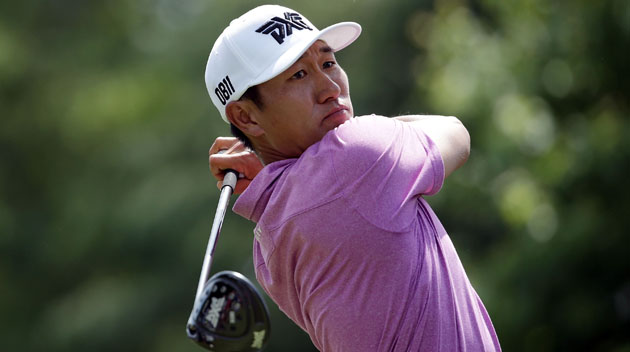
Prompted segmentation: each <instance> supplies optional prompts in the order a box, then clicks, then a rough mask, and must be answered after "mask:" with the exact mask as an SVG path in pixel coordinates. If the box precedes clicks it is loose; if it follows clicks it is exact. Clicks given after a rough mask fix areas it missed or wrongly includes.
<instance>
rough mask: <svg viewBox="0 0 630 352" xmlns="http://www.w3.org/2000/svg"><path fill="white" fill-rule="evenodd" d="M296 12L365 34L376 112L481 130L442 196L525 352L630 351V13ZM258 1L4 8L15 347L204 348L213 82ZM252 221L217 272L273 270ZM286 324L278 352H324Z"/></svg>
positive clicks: (277, 329) (364, 107)
mask: <svg viewBox="0 0 630 352" xmlns="http://www.w3.org/2000/svg"><path fill="white" fill-rule="evenodd" d="M280 3H281V4H284V5H287V6H289V7H292V8H295V9H296V10H298V11H300V12H302V13H304V14H305V15H307V16H308V17H309V19H311V20H312V21H313V22H314V23H315V24H317V25H318V26H319V27H320V28H322V27H324V26H327V25H329V24H332V23H335V22H337V21H342V20H353V21H357V22H359V23H361V24H362V25H363V28H364V33H363V36H362V37H361V38H360V39H359V40H358V41H357V42H356V43H355V44H353V45H352V46H351V47H350V48H348V49H346V50H344V51H343V52H341V53H340V54H339V55H338V57H339V60H340V62H341V64H342V66H343V67H344V68H345V69H346V70H347V72H348V74H349V77H350V82H351V88H352V95H353V98H354V105H355V110H356V111H357V112H358V113H360V114H368V113H372V112H374V113H380V114H385V115H396V114H402V113H408V112H412V113H435V114H453V115H457V116H458V117H460V118H461V119H462V121H463V122H464V123H465V125H466V126H467V127H468V128H469V130H470V132H471V136H472V140H473V152H472V156H471V158H470V160H469V162H468V164H467V165H466V166H465V167H464V168H462V169H461V170H460V171H458V173H456V174H455V175H454V176H453V178H451V179H449V181H448V183H447V185H446V187H445V188H444V190H443V191H442V192H441V193H440V194H439V195H437V196H435V197H431V198H430V199H429V201H430V202H431V203H432V204H433V205H434V207H435V208H436V211H437V212H438V214H439V215H440V216H441V217H442V219H443V222H444V224H445V226H446V228H447V229H449V232H450V233H451V237H452V238H453V241H454V242H455V244H456V246H457V248H458V250H459V253H460V256H461V257H462V260H463V261H464V264H465V266H466V268H467V271H468V273H469V276H470V278H471V280H472V281H473V284H474V285H475V287H476V288H477V290H478V292H479V294H480V296H481V297H482V299H483V300H484V302H485V304H486V306H487V308H488V309H489V311H490V314H491V316H492V318H493V322H494V324H495V327H496V330H497V333H498V334H499V338H500V340H501V343H502V346H503V348H504V350H506V351H531V350H537V351H545V350H547V351H558V350H593V351H630V339H629V338H628V336H627V331H630V277H629V273H630V270H629V269H630V264H629V263H628V260H627V257H628V254H630V253H629V247H628V245H627V241H626V239H625V238H624V235H625V234H626V231H627V230H626V229H627V228H628V227H629V225H630V224H629V223H628V222H629V220H628V216H627V214H628V213H630V209H629V204H628V202H627V199H628V198H630V194H629V193H630V191H629V188H628V187H627V186H625V183H624V182H625V175H626V174H627V173H628V171H629V169H628V168H629V167H630V163H629V162H628V159H629V155H628V154H629V153H630V146H629V145H628V144H629V142H628V139H627V138H625V136H626V135H628V133H630V127H629V124H628V114H629V112H630V107H629V101H630V99H629V97H630V84H629V83H628V79H627V78H628V77H630V72H629V70H630V68H629V66H628V65H627V62H628V61H629V55H628V48H630V3H629V2H627V1H624V0H607V1H600V2H590V1H572V2H569V1H560V2H554V3H550V2H546V1H542V0H518V1H511V2H505V1H499V0H478V1H464V0H436V1H411V0H405V1H398V2H388V1H377V0H366V1H361V2H338V1H337V2H334V3H333V2H323V3H322V2H313V1H306V0H295V1H281V2H280ZM256 4H258V2H253V1H241V2H231V3H227V2H220V1H205V0H187V1H166V0H160V1H127V0H115V1H109V2H79V1H69V0H66V1H50V0H45V1H38V2H34V1H26V2H4V3H2V4H0V115H1V118H0V124H1V125H0V160H1V162H2V164H1V165H2V167H1V168H0V194H2V197H0V285H1V286H0V287H2V290H0V317H1V318H0V340H1V341H2V344H1V346H2V348H1V349H2V350H3V351H41V350H46V351H82V350H91V351H110V350H117V351H143V350H154V351H173V350H177V351H198V350H199V347H197V346H196V345H194V344H193V343H191V342H190V341H188V340H187V338H186V337H185V333H184V325H185V322H186V319H187V317H188V314H189V310H190V308H191V306H192V299H193V295H194V290H195V288H196V280H197V277H198V273H199V270H200V265H201V261H202V256H203V253H204V250H205V245H206V241H207V234H208V231H209V228H210V222H211V217H212V216H213V213H214V207H215V206H216V202H217V196H218V192H217V191H216V190H215V188H214V182H213V181H212V180H211V179H210V176H209V173H208V170H207V161H206V157H207V156H206V150H207V148H208V147H209V146H210V144H211V143H212V141H213V139H214V138H215V137H216V136H219V135H226V134H228V133H229V131H228V128H227V126H226V125H225V124H224V123H223V122H222V121H221V120H220V119H219V117H218V114H217V113H216V111H214V108H213V107H212V105H211V103H210V100H209V99H208V97H207V94H206V91H205V86H204V83H203V78H202V76H203V69H204V67H205V61H206V58H207V55H208V53H209V51H210V48H211V46H212V43H213V42H214V39H215V38H216V37H217V36H218V34H219V33H220V31H221V30H222V29H223V28H224V27H225V26H226V25H227V24H228V23H229V21H230V20H231V19H232V18H235V17H237V16H239V15H240V14H241V13H243V12H245V11H246V10H248V9H249V8H251V7H253V6H255V5H256ZM332 9H334V10H335V11H331V10H332ZM251 230H252V224H250V223H248V222H246V221H245V220H243V219H240V218H239V217H238V216H235V215H233V214H229V215H228V217H227V219H226V224H225V226H224V230H223V234H222V236H221V240H220V243H219V248H218V251H217V255H218V258H217V259H216V261H215V265H214V270H213V271H218V270H222V269H227V268H229V269H232V270H238V271H240V272H243V273H244V274H245V275H247V276H249V277H250V278H253V277H254V275H253V268H252V264H251V253H250V252H251V241H252V238H251ZM271 306H272V307H275V306H273V304H271ZM272 314H273V316H272V321H273V329H274V331H273V333H272V334H273V336H272V341H271V346H270V347H269V350H271V351H283V350H284V351H294V350H300V351H304V350H309V349H311V350H313V349H314V348H313V347H312V345H311V343H310V341H309V339H308V336H307V335H306V334H304V333H303V332H301V331H300V330H299V329H298V328H297V327H296V326H295V325H294V324H292V323H291V322H290V321H289V320H288V319H287V318H286V317H284V316H283V315H282V313H281V312H279V311H278V310H277V308H273V312H272Z"/></svg>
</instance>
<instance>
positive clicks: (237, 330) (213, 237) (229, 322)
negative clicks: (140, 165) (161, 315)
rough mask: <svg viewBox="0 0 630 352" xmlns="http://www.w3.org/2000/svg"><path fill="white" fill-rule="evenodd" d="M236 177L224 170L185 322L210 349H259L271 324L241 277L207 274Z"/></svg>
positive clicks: (193, 336)
mask: <svg viewBox="0 0 630 352" xmlns="http://www.w3.org/2000/svg"><path fill="white" fill-rule="evenodd" d="M237 179H238V176H237V173H236V172H235V171H234V170H227V171H226V173H225V178H224V179H223V186H222V187H221V195H220V197H219V204H218V206H217V211H216V214H215V216H214V222H213V223H212V230H211V231H210V239H209V240H208V247H207V248H206V255H205V257H204V260H203V265H202V267H201V275H200V276H199V283H198V285H197V293H196V294H195V303H194V305H193V309H192V312H191V313H190V317H189V318H188V323H187V325H186V333H187V334H188V337H189V338H191V339H192V340H194V341H195V342H197V343H198V344H199V345H201V346H202V347H204V348H207V349H209V350H210V351H214V352H228V351H229V352H237V351H261V350H262V349H263V348H264V347H265V345H266V344H267V341H268V340H269V331H270V326H271V324H270V321H269V311H268V309H267V306H266V304H265V301H264V300H263V298H262V295H261V294H260V292H258V290H257V289H256V287H255V286H254V285H253V284H252V283H251V282H250V281H249V280H248V279H247V278H246V277H245V276H243V275H242V274H239V273H237V272H235V271H221V272H219V273H216V274H214V275H213V276H212V277H210V266H211V264H212V258H213V255H214V249H215V247H216V243H217V240H218V239H219V234H220V233H221V227H222V225H223V219H224V217H225V213H226V211H227V206H228V205H229V203H230V196H231V195H232V192H233V191H234V187H235V185H236V181H237Z"/></svg>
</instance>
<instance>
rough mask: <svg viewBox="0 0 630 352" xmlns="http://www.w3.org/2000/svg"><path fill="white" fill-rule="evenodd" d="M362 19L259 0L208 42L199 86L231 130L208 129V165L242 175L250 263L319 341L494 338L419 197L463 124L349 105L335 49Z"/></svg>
mask: <svg viewBox="0 0 630 352" xmlns="http://www.w3.org/2000/svg"><path fill="white" fill-rule="evenodd" d="M360 32H361V27H360V26H359V25H358V24H356V23H351V22H343V23H338V24H335V25H332V26H330V27H327V28H326V29H324V30H321V31H320V30H318V29H317V28H316V27H315V26H314V25H313V24H312V23H311V22H309V21H308V20H307V19H306V18H305V17H304V16H302V15H301V14H299V13H298V12H296V11H294V10H291V9H288V8H285V7H280V6H275V5H273V6H272V5H265V6H260V7H257V8H255V9H253V10H251V11H249V12H247V13H245V14H244V15H242V16H241V17H239V18H237V19H235V20H234V21H232V22H231V23H230V25H229V26H228V27H227V28H226V29H225V30H224V31H223V33H222V34H221V35H220V36H219V38H218V39H217V41H216V42H215V44H214V46H213V48H212V51H211V53H210V57H209V59H208V64H207V67H206V74H205V80H206V85H207V88H208V91H209V93H210V96H211V98H212V101H213V103H214V105H215V106H216V107H217V109H218V110H219V113H220V114H221V117H222V118H223V120H225V121H226V122H228V123H230V125H231V128H232V132H233V133H234V134H235V136H237V137H238V138H229V137H220V138H218V139H217V140H216V141H215V143H214V144H213V145H212V147H211V148H210V151H209V153H210V169H211V172H212V173H213V174H214V176H215V177H216V178H217V179H218V180H219V183H220V181H221V180H222V177H223V171H224V170H226V169H235V170H236V171H238V172H239V173H240V174H241V175H240V180H239V181H238V184H237V188H236V192H237V193H242V194H241V195H240V197H239V198H238V200H237V201H236V203H235V204H234V211H235V212H236V213H238V214H240V215H241V216H243V217H245V218H247V219H250V220H251V221H253V222H255V223H256V226H255V229H254V265H255V270H256V278H257V279H258V282H259V283H260V285H261V286H262V287H263V289H264V290H265V291H266V292H267V294H269V296H270V297H271V298H272V299H273V300H274V301H275V302H276V303H277V304H278V306H279V307H280V309H281V310H282V311H283V312H284V313H286V314H287V316H289V318H291V319H292V320H293V321H294V322H295V323H296V324H297V325H299V326H300V327H301V328H302V329H304V330H305V331H306V332H307V333H308V334H309V336H310V337H311V340H312V341H313V344H314V345H315V346H316V347H317V348H318V349H319V350H321V351H340V352H351V351H361V352H366V351H368V352H369V351H498V350H500V346H499V341H498V339H497V336H496V333H495V331H494V328H493V326H492V322H491V321H490V317H489V316H488V313H487V311H486V309H485V308H484V305H483V303H482V302H481V300H480V299H479V297H478V295H477V293H476V292H475V290H474V288H473V287H472V285H471V284H470V281H469V280H468V277H467V276H466V272H465V271H464V268H463V267H462V264H461V262H460V260H459V257H458V256H457V253H456V251H455V248H454V247H453V243H452V242H451V240H450V239H449V237H448V235H447V232H446V231H445V229H444V227H442V224H441V223H440V221H439V220H438V218H437V217H436V215H435V214H434V212H433V211H432V210H431V207H430V206H429V205H428V204H427V202H426V201H425V199H424V196H425V195H427V196H428V195H433V194H435V193H437V192H438V191H439V190H440V188H441V187H442V185H443V182H444V179H445V178H446V177H448V176H449V175H450V174H451V173H452V172H453V171H455V170H456V169H457V168H458V167H460V166H461V165H462V164H464V162H465V161H466V160H467V158H468V154H469V151H470V139H469V135H468V132H467V130H466V128H465V127H464V126H463V125H462V124H461V123H460V122H459V120H457V119H456V118H454V117H445V116H419V115H418V116H399V117H393V118H388V117H383V116H377V115H369V116H356V117H355V116H354V113H353V108H352V102H351V100H350V90H349V89H350V87H349V84H348V77H347V75H346V73H345V72H344V70H343V69H342V68H341V66H340V65H339V63H338V62H337V60H336V59H335V52H337V51H339V50H341V49H343V48H344V47H346V46H347V45H349V44H350V43H352V42H353V41H354V40H355V39H356V38H357V37H358V36H359V34H360ZM225 149H227V153H222V154H218V152H219V151H220V150H225Z"/></svg>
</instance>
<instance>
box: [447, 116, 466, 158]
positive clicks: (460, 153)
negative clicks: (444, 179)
mask: <svg viewBox="0 0 630 352" xmlns="http://www.w3.org/2000/svg"><path fill="white" fill-rule="evenodd" d="M451 118H452V119H453V124H455V125H456V126H457V127H456V128H454V129H453V131H454V133H455V136H454V137H455V138H454V139H455V140H456V141H457V142H456V143H455V145H456V148H457V151H456V152H455V155H456V160H457V162H456V167H455V168H456V169H457V168H459V167H460V166H462V165H464V164H465V163H466V161H468V157H469V156H470V133H468V129H466V126H464V124H463V123H462V122H461V121H460V120H459V119H458V118H456V117H454V116H451Z"/></svg>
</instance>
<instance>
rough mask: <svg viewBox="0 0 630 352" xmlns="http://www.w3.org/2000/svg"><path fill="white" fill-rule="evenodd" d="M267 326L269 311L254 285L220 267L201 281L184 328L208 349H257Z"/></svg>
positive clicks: (265, 337)
mask: <svg viewBox="0 0 630 352" xmlns="http://www.w3.org/2000/svg"><path fill="white" fill-rule="evenodd" d="M270 327H271V324H270V321H269V311H268V309H267V306H266V304H265V301H264V300H263V298H262V296H261V294H260V292H258V290H257V289H256V287H255V286H254V285H253V284H252V283H251V282H250V281H249V280H248V279H247V278H246V277H245V276H243V275H242V274H240V273H237V272H235V271H221V272H218V273H216V274H214V275H213V276H212V277H211V278H210V279H209V280H208V282H207V283H206V284H205V286H204V289H203V292H202V294H201V296H200V297H199V299H198V301H197V302H195V306H194V308H193V312H192V313H191V315H190V318H189V319H188V324H187V325H186V332H187V334H188V337H190V338H191V339H193V340H194V341H195V342H197V343H198V344H199V345H201V346H202V347H204V348H207V349H208V350H210V351H214V352H228V351H230V352H232V351H234V352H236V351H261V350H262V349H263V348H264V347H265V345H266V344H267V341H268V340H269V329H270Z"/></svg>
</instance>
